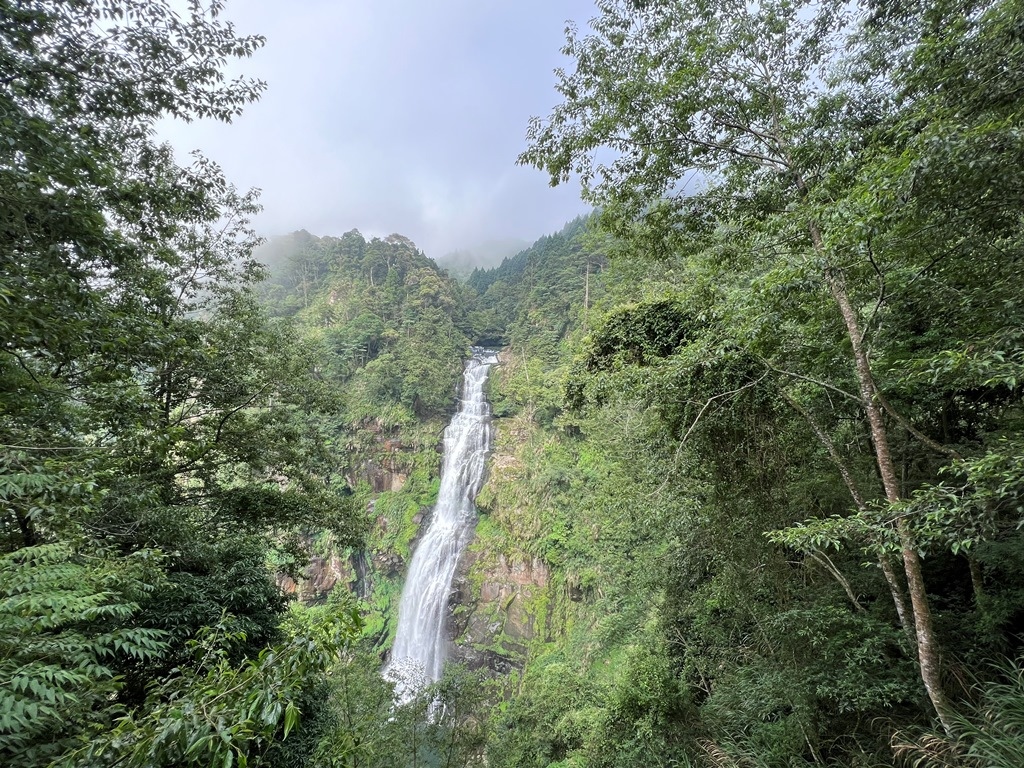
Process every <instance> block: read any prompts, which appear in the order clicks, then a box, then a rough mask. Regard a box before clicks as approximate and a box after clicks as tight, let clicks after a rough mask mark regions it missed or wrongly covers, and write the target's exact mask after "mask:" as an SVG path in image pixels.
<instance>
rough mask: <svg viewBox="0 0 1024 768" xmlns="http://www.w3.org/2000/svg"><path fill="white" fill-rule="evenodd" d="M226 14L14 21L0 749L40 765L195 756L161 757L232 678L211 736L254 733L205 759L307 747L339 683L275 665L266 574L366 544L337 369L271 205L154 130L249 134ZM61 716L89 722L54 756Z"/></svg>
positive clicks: (6, 135)
mask: <svg viewBox="0 0 1024 768" xmlns="http://www.w3.org/2000/svg"><path fill="white" fill-rule="evenodd" d="M222 9H223V5H222V3H220V2H218V0H213V2H211V3H209V4H204V3H202V2H199V0H195V1H193V2H190V3H189V4H188V6H187V9H186V10H183V11H181V12H179V11H178V10H176V9H175V8H174V7H173V6H172V4H171V3H167V2H161V1H159V0H156V1H150V0H146V1H142V0H114V2H102V3H99V2H90V1H89V0H74V1H73V2H66V1H64V0H37V1H34V2H27V3H25V2H8V1H7V0H0V83H2V85H3V87H2V88H0V125H2V126H3V141H0V145H2V146H0V187H2V189H3V190H4V191H3V192H2V193H0V195H2V202H3V205H2V207H0V338H2V341H0V391H2V392H3V396H2V399H0V414H2V419H0V421H2V425H0V468H2V470H3V476H2V479H0V548H2V550H3V553H4V555H5V557H4V558H3V559H2V560H0V588H2V590H3V594H2V595H0V600H2V601H3V608H2V610H0V614H2V615H0V625H2V626H0V635H2V636H3V637H2V638H0V639H2V642H3V644H4V645H5V648H6V650H5V651H4V659H5V664H6V665H7V667H6V668H5V669H6V670H7V671H6V672H5V673H4V675H3V681H2V685H3V686H4V689H5V690H4V693H3V696H4V702H5V705H10V706H11V707H12V708H11V710H10V711H12V712H16V713H17V716H16V717H14V718H13V719H8V720H5V721H4V723H3V724H2V730H3V739H4V740H3V744H2V745H0V750H2V754H3V756H4V757H5V758H7V759H8V760H11V759H14V760H16V762H18V764H20V765H21V764H23V765H35V764H49V763H50V761H51V760H52V759H54V758H55V757H59V756H60V751H61V750H64V749H66V748H67V746H68V744H69V743H71V742H72V741H76V740H79V739H81V738H83V737H88V736H89V735H90V734H91V733H92V732H93V730H95V729H96V728H99V727H109V726H110V724H111V723H112V722H114V720H115V719H117V720H118V722H119V723H120V725H118V726H117V727H116V728H115V730H114V734H115V735H114V737H113V741H110V740H108V741H105V742H103V744H102V745H99V746H97V747H96V749H97V750H99V752H104V754H109V753H111V751H113V752H117V750H119V749H122V748H125V745H126V744H128V743H129V742H130V743H131V745H133V746H132V747H131V748H132V749H136V748H137V751H136V752H135V753H133V755H132V757H131V759H132V760H136V761H139V762H145V763H146V764H150V763H151V758H152V760H156V759H157V758H156V757H154V754H156V753H151V752H150V751H147V750H149V749H150V747H151V746H153V743H154V742H152V741H151V742H149V743H148V745H147V742H146V739H147V738H150V737H152V739H155V740H156V741H158V742H160V745H162V746H160V745H157V746H156V747H154V749H157V751H158V752H159V754H160V755H162V756H163V757H161V758H160V759H163V758H164V757H166V758H167V759H169V760H179V759H185V758H184V757H183V756H182V755H181V754H180V752H175V750H176V749H177V748H178V746H175V745H172V746H168V745H167V744H166V743H164V742H162V741H160V740H161V739H169V740H171V741H174V739H177V738H178V736H180V735H181V734H182V733H183V732H182V731H181V730H180V729H179V726H180V724H181V723H182V722H183V720H182V715H181V711H180V709H175V707H178V706H186V704H187V705H188V706H189V707H194V706H195V702H196V701H198V700H201V699H203V696H204V693H203V691H204V690H206V687H208V686H213V687H216V686H217V685H220V684H221V683H223V684H224V691H225V694H224V696H222V697H221V698H218V699H217V703H216V707H213V708H211V709H209V710H208V711H209V712H211V713H212V712H214V711H215V710H216V711H217V715H216V717H215V718H214V721H213V722H199V721H190V722H192V724H193V725H194V726H195V728H196V730H195V731H194V732H192V736H195V738H196V739H200V737H203V738H205V736H203V734H202V733H200V731H202V730H203V729H204V728H207V727H209V728H210V729H212V730H211V731H210V733H213V732H218V735H219V736H222V735H223V734H222V733H219V731H218V729H219V727H220V726H219V725H218V723H217V722H216V720H217V718H227V719H232V720H235V721H236V723H237V725H238V730H237V731H233V735H232V736H231V738H230V739H228V741H223V742H218V743H214V742H211V741H209V740H208V741H206V742H203V744H204V745H205V746H201V748H200V747H197V748H196V751H194V752H193V753H192V754H190V756H189V758H190V759H191V758H192V757H195V756H197V755H199V754H202V755H203V756H205V757H206V758H209V757H210V756H211V755H213V756H215V757H216V758H217V759H218V760H220V761H223V760H224V759H226V758H227V757H228V756H233V755H237V756H238V757H239V759H241V758H242V757H243V756H244V755H245V754H247V747H246V744H247V743H249V742H250V741H253V740H259V739H266V738H270V737H271V736H272V735H273V734H275V733H277V726H278V724H279V723H280V722H282V718H284V722H285V726H286V727H285V728H284V730H285V731H287V730H288V729H289V727H290V726H289V723H290V722H292V721H294V717H295V714H294V712H292V709H293V708H294V705H293V704H292V703H289V702H291V701H292V694H293V693H294V691H295V689H296V687H302V686H304V685H305V682H304V681H305V680H306V676H307V672H308V671H309V669H310V668H311V665H312V667H317V665H319V667H317V669H316V672H318V671H319V670H320V669H322V666H323V664H322V663H321V662H322V659H320V655H319V654H320V651H319V650H315V649H313V647H312V646H310V645H309V644H308V642H306V641H303V642H300V643H297V644H291V645H287V646H286V647H285V648H284V649H283V650H279V651H275V652H274V653H273V654H272V653H271V652H270V651H269V650H268V646H269V644H270V643H272V642H275V641H277V640H278V639H279V638H280V634H281V630H280V626H279V625H280V620H281V615H282V613H283V611H284V607H285V600H284V599H283V597H282V596H281V595H280V593H279V592H278V590H277V589H276V588H275V586H274V584H273V583H272V581H271V579H270V573H269V571H268V569H267V565H266V561H267V556H268V553H269V552H270V551H271V549H273V548H274V547H276V546H279V545H280V546H286V545H287V542H288V536H287V535H286V532H288V531H289V530H290V531H292V532H294V530H295V529H296V528H300V527H302V526H304V525H309V524H311V523H313V522H314V521H315V522H316V524H318V525H322V524H324V523H326V524H327V526H328V527H331V526H333V527H335V528H336V529H337V530H338V532H339V533H340V534H341V538H342V540H344V541H349V542H350V541H353V540H354V539H355V538H356V537H357V536H358V532H359V528H360V526H359V524H358V522H357V514H358V513H357V511H356V510H355V508H354V507H353V506H352V504H351V503H345V502H344V501H342V500H341V499H339V498H338V496H337V494H336V493H335V492H336V491H337V490H338V488H337V481H336V478H338V477H339V476H340V474H341V472H340V471H339V468H338V467H337V466H336V465H337V464H338V460H337V457H334V456H331V455H329V454H328V453H327V452H326V451H325V450H324V449H323V448H322V446H323V445H324V443H325V442H326V440H325V439H324V435H323V434H322V432H323V429H324V427H323V424H324V423H327V422H329V413H330V412H331V411H333V410H335V409H336V407H337V403H336V401H335V399H334V398H333V397H332V396H331V395H330V393H329V392H327V391H326V388H325V385H324V384H323V382H322V381H319V380H317V378H316V377H315V375H314V374H313V371H315V369H316V364H315V358H314V355H315V352H314V350H313V348H312V347H311V346H310V345H308V344H305V343H301V342H300V341H299V340H298V339H297V338H296V336H295V335H294V333H293V332H292V330H291V329H289V327H288V326H287V325H286V324H285V323H283V322H280V323H272V322H269V321H268V320H267V318H266V317H265V314H264V312H263V311H262V310H261V308H260V307H259V306H258V305H257V303H256V301H255V299H254V296H253V291H252V285H253V283H254V282H255V281H257V280H259V279H260V278H261V277H262V269H261V267H260V266H259V265H258V264H257V263H256V262H255V261H254V260H253V259H252V256H251V250H252V247H253V246H254V245H255V243H256V242H257V238H256V237H255V234H254V232H253V231H252V228H251V227H250V225H249V217H250V216H251V215H252V214H253V213H254V212H255V211H257V210H258V205H257V200H256V195H255V193H252V192H250V193H240V192H238V191H237V190H236V189H235V188H234V187H232V186H231V185H230V184H229V183H228V181H227V180H226V179H225V178H224V176H223V174H222V173H221V171H220V169H219V168H218V167H217V166H216V165H215V164H213V163H212V162H210V161H208V160H205V159H203V158H202V157H199V156H196V158H195V159H194V161H193V162H192V164H190V165H188V166H186V167H182V166H179V165H178V164H177V163H176V162H175V160H174V157H173V152H172V150H171V148H170V147H168V146H161V145H158V144H157V143H155V142H154V140H153V130H154V124H155V121H156V120H157V119H158V118H161V117H165V116H171V117H175V118H178V119H184V120H192V119H199V118H213V119H219V120H230V119H231V118H232V117H233V116H235V115H237V114H238V113H239V112H240V110H241V109H242V107H243V106H244V105H245V104H246V103H248V102H249V101H251V100H253V99H254V98H256V97H257V96H258V95H259V93H260V92H261V91H262V89H263V84H262V83H260V82H257V81H253V80H250V79H247V78H240V79H237V80H232V81H228V80H226V79H225V77H224V74H223V71H222V70H223V67H224V65H225V63H226V62H227V60H228V59H229V58H236V57H245V56H248V55H250V54H251V53H252V52H253V51H254V50H256V49H257V48H259V47H260V46H261V45H262V43H263V40H262V38H260V37H258V36H248V37H240V36H238V35H237V34H236V33H235V31H234V29H233V27H232V25H231V24H230V22H226V21H224V20H223V19H221V17H220V13H221V11H222ZM332 479H333V480H335V482H334V484H333V486H332ZM8 553H10V554H8ZM140 563H144V564H145V565H146V567H145V568H143V567H142V566H141V565H139V564H140ZM214 574H216V575H214ZM225 609H227V610H228V611H229V612H230V614H231V615H230V616H227V617H225V616H224V612H225ZM218 624H224V625H225V626H230V628H231V631H222V632H216V631H212V630H210V627H212V626H216V625H218ZM167 640H171V641H173V643H174V647H173V648H171V647H169V646H168V644H166V642H165V641H167ZM307 640H308V638H307ZM197 643H199V644H201V645H202V647H203V648H204V649H205V651H208V652H209V654H208V656H204V657H203V658H206V659H207V661H208V660H209V659H211V658H212V659H215V660H216V663H214V664H212V665H206V663H205V662H204V661H203V660H202V659H200V658H197V657H196V656H195V655H194V654H192V653H191V652H190V651H188V650H187V649H194V648H195V647H196V646H195V644H197ZM56 649H63V650H64V651H66V653H64V654H63V656H62V655H61V654H60V653H58V652H57V650H56ZM328 655H329V654H328ZM311 659H312V660H311ZM15 662H17V663H19V664H20V665H21V669H22V673H20V677H19V673H17V670H14V671H12V667H11V665H12V664H14V663H15ZM309 674H315V672H309ZM263 682H266V683H267V685H266V687H265V688H261V687H260V686H261V685H262V684H263ZM243 684H244V685H246V686H248V685H250V684H251V685H252V686H253V688H252V691H251V692H250V693H248V694H244V695H241V696H240V697H239V696H234V695H233V694H234V693H235V692H237V691H236V686H239V685H243ZM8 687H10V688H11V691H10V692H8V691H7V690H6V689H7V688H8ZM86 689H92V690H93V693H87V694H86V693H83V691H85V690H86ZM228 692H231V694H232V695H228ZM148 694H151V695H149V696H148V697H147V695H148ZM261 696H262V697H263V698H260V697H261ZM12 702H13V703H12ZM171 702H176V703H171ZM189 702H191V703H189ZM263 706H266V707H269V708H270V710H268V712H266V713H264V714H263V715H258V716H257V718H256V719H257V720H258V722H256V723H253V722H251V721H252V715H251V713H252V712H254V711H256V710H258V709H259V708H260V707H263ZM57 707H63V708H64V709H63V710H62V711H64V712H65V713H66V712H71V711H76V712H77V711H78V710H80V709H81V710H88V716H83V717H82V718H75V719H74V722H71V721H69V722H68V723H66V727H65V728H64V729H63V730H62V731H61V732H60V733H58V734H56V736H57V739H56V740H54V744H53V745H51V747H49V748H47V747H46V743H47V741H48V740H50V737H51V736H53V735H54V734H53V732H52V727H51V726H52V724H53V722H54V710H55V709H56V708H57ZM239 712H242V713H243V714H244V713H249V714H248V715H245V716H239V717H237V718H236V717H235V715H238V714H239ZM147 729H149V730H148V731H147ZM143 732H147V733H149V736H145V735H144V733H143ZM168 734H171V735H170V736H169V735H168ZM192 736H189V738H191V737H192ZM118 739H121V741H118ZM229 741H230V742H231V743H230V744H229V743H228V742H229ZM196 743H199V742H196ZM211 744H213V746H212V747H211V746H210V745H211ZM224 745H227V746H224ZM165 748H166V749H165ZM207 748H209V749H207ZM160 750H164V751H160ZM203 750H206V751H203ZM99 752H97V754H99ZM211 759H212V758H211ZM218 764H221V763H218Z"/></svg>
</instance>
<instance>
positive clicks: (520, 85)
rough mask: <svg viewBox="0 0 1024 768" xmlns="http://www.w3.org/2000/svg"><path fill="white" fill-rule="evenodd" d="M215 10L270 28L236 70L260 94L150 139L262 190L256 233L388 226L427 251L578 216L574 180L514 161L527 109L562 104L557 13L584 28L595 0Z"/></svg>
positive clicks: (358, 1)
mask: <svg viewBox="0 0 1024 768" xmlns="http://www.w3.org/2000/svg"><path fill="white" fill-rule="evenodd" d="M226 14H227V16H228V17H229V18H231V19H232V20H233V21H234V22H235V24H236V27H237V28H238V30H239V31H240V32H245V33H253V34H263V35H265V36H266V38H267V44H266V47H265V48H264V49H263V50H261V51H259V52H258V53H257V54H256V55H255V56H254V57H253V58H252V59H249V60H245V61H242V62H241V63H238V64H233V65H232V74H247V75H251V76H255V77H258V78H261V79H263V80H266V81H267V84H268V88H267V91H266V93H265V94H264V96H263V98H262V100H261V101H260V102H259V103H257V104H253V105H251V106H249V107H248V109H247V110H246V111H245V113H244V114H243V115H242V116H241V117H239V118H238V119H237V120H236V122H235V123H234V124H232V125H230V126H225V125H219V124H214V123H209V122H197V123H192V124H183V123H177V122H164V123H162V124H161V126H160V128H159V133H160V135H161V136H163V137H165V138H167V139H168V140H169V141H171V142H172V143H173V144H174V146H175V147H176V149H177V150H178V152H179V153H180V155H181V156H182V158H183V159H185V158H187V153H188V152H189V151H191V150H194V149H199V150H201V151H202V152H203V153H204V154H206V155H207V156H209V157H211V158H213V159H214V160H216V161H217V162H219V163H220V164H221V165H222V166H223V167H224V169H225V171H226V173H227V175H228V177H229V178H230V179H232V180H233V181H234V182H235V183H236V184H237V185H238V186H240V187H259V188H260V189H262V190H263V197H262V200H263V205H264V207H265V210H264V212H263V213H262V214H261V215H260V216H259V218H258V219H257V227H258V229H259V230H260V232H261V233H262V234H265V235H274V234H284V233H287V232H292V231H295V230H299V229H307V230H309V231H310V232H313V233H314V234H317V235H338V234H341V233H343V232H345V231H348V230H350V229H352V228H353V227H358V228H359V230H360V231H361V232H363V233H364V234H366V235H367V236H375V235H376V236H384V235H387V234H390V233H392V232H400V233H402V234H403V235H406V236H408V237H410V238H412V239H413V240H414V241H415V242H416V244H417V245H418V246H419V247H420V248H422V249H423V250H424V251H425V252H426V253H427V255H429V256H432V257H435V258H437V257H439V256H441V255H443V254H447V253H450V252H452V251H455V250H466V249H469V248H472V247H473V245H472V244H474V243H481V242H486V241H489V240H490V241H493V240H502V239H505V240H507V239H515V240H517V241H532V240H533V239H535V238H536V237H537V236H538V234H541V233H544V232H550V231H553V230H556V229H558V227H560V226H561V224H562V223H563V222H564V221H566V220H567V219H571V218H572V217H574V216H575V215H577V214H579V213H580V212H582V211H584V210H585V206H584V205H583V204H582V203H581V202H580V201H579V199H578V194H577V189H576V187H575V186H574V185H572V184H570V185H566V186H564V187H561V188H558V189H551V188H549V187H548V186H547V179H546V177H545V175H544V174H542V173H540V172H539V171H536V170H534V169H532V168H522V167H517V166H516V165H515V159H516V157H517V155H518V154H519V152H521V151H522V150H523V149H524V147H525V139H524V136H525V132H526V124H527V120H528V119H529V117H530V116H532V115H546V114H548V113H549V112H550V109H551V107H552V105H553V104H555V103H557V101H558V94H557V93H556V92H555V90H554V82H555V76H554V74H553V70H554V69H555V68H556V67H558V66H564V65H566V63H567V62H566V60H565V59H564V57H563V56H562V55H561V54H560V53H559V52H558V51H559V49H560V48H561V46H562V44H563V42H564V37H565V24H566V21H567V20H572V21H574V22H576V23H577V24H580V25H581V26H584V25H585V24H586V22H587V20H588V19H589V18H590V17H591V16H592V15H593V4H592V3H591V2H588V1H587V0H523V2H516V3H500V4H499V3H479V2H471V1H470V0H438V2H435V3H430V4H422V3H417V2H413V1H412V0H350V1H348V2H344V3H337V2H331V1H329V0H304V2H302V3H288V4H285V3H272V2H244V3H243V2H229V4H228V8H227V11H226ZM499 261H500V259H499Z"/></svg>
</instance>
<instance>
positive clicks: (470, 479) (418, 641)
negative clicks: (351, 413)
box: [384, 347, 498, 700]
mask: <svg viewBox="0 0 1024 768" xmlns="http://www.w3.org/2000/svg"><path fill="white" fill-rule="evenodd" d="M497 362H498V358H497V356H496V355H495V353H494V352H492V351H490V350H486V349H482V348H479V347H474V348H473V356H472V357H471V358H470V359H469V360H467V361H466V365H465V371H464V373H463V378H462V400H461V403H460V405H459V411H458V413H456V414H455V415H454V416H453V417H452V420H451V423H449V424H448V427H447V428H446V429H445V431H444V462H443V464H442V467H441V486H440V488H439V489H438V493H437V504H436V505H435V506H434V513H433V515H432V517H431V520H430V526H429V527H428V528H427V531H426V533H425V534H424V535H423V537H422V538H421V539H420V542H419V544H418V545H417V547H416V551H415V552H414V553H413V556H412V561H411V562H410V564H409V570H408V572H407V574H406V578H405V587H404V588H403V590H402V601H401V603H400V604H399V608H398V631H397V633H396V634H395V644H394V646H393V648H392V650H391V661H390V662H389V663H388V665H387V667H385V669H384V676H385V677H386V678H387V679H389V680H391V681H393V682H394V683H395V684H396V695H397V697H398V698H399V699H400V700H408V699H409V698H410V697H411V696H412V695H414V694H415V693H416V691H417V690H419V689H420V688H422V687H423V686H424V685H425V684H427V683H430V682H433V681H435V680H438V679H440V677H441V671H442V669H443V667H444V662H445V658H446V656H447V650H448V648H447V646H448V641H447V639H446V638H445V636H444V629H445V617H446V616H447V613H448V599H449V596H450V593H451V587H452V578H453V576H454V574H455V566H456V564H457V563H458V560H459V556H460V555H461V554H462V551H463V550H464V549H465V548H466V545H467V544H468V543H469V540H470V538H471V537H472V535H473V527H474V524H475V522H476V504H475V501H474V500H475V499H476V495H477V494H478V493H479V492H480V486H481V484H482V483H483V478H484V464H485V461H486V458H487V452H488V450H490V441H491V418H490V414H491V409H490V406H489V405H488V403H487V400H486V398H485V397H484V391H483V389H484V383H485V382H486V381H487V375H488V373H489V372H490V369H491V366H492V365H494V364H496V363H497Z"/></svg>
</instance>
